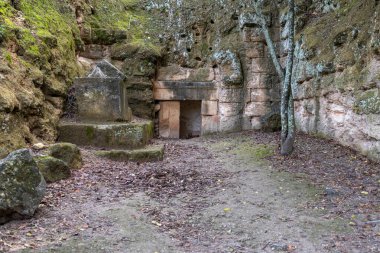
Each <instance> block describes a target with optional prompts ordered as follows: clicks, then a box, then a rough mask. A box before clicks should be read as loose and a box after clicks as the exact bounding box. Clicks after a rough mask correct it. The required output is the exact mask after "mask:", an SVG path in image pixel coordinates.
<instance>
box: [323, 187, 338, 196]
mask: <svg viewBox="0 0 380 253" xmlns="http://www.w3.org/2000/svg"><path fill="white" fill-rule="evenodd" d="M325 195H326V196H327V197H335V196H338V195H339V191H338V190H337V189H334V188H329V187H326V188H325Z"/></svg>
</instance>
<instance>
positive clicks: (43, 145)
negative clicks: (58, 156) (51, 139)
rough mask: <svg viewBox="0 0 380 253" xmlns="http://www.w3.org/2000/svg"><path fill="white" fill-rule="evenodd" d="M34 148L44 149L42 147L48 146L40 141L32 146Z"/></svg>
mask: <svg viewBox="0 0 380 253" xmlns="http://www.w3.org/2000/svg"><path fill="white" fill-rule="evenodd" d="M32 148H33V149H34V150H42V149H44V148H46V145H45V144H43V143H42V142H39V143H36V144H34V145H33V146H32Z"/></svg>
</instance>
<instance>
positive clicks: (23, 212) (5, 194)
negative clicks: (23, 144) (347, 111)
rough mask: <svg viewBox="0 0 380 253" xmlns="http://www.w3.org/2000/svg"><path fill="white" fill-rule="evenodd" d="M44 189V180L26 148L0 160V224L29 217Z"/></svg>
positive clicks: (38, 202) (43, 193)
mask: <svg viewBox="0 0 380 253" xmlns="http://www.w3.org/2000/svg"><path fill="white" fill-rule="evenodd" d="M45 191H46V182H45V180H44V178H43V176H42V175H41V173H40V171H39V170H38V167H37V164H36V162H35V161H34V160H33V157H32V155H31V153H30V151H29V150H28V149H21V150H17V151H15V152H13V153H11V154H10V155H8V156H7V157H6V158H5V159H3V160H0V224H3V223H5V222H8V221H9V220H11V219H15V218H24V217H31V216H33V215H34V213H35V211H36V209H37V207H38V205H39V204H40V202H41V200H42V198H43V197H44V195H45Z"/></svg>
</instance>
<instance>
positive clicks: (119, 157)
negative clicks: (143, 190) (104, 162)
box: [95, 145, 164, 162]
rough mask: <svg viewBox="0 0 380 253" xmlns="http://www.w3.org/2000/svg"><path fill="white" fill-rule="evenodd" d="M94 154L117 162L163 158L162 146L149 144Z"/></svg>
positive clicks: (160, 159) (147, 160)
mask: <svg viewBox="0 0 380 253" xmlns="http://www.w3.org/2000/svg"><path fill="white" fill-rule="evenodd" d="M95 155H97V156H100V157H104V158H107V159H110V160H113V161H119V162H126V161H133V162H155V161H162V159H163V158H164V146H162V145H159V146H149V147H146V148H143V149H136V150H109V151H97V152H95Z"/></svg>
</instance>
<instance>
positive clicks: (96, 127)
mask: <svg viewBox="0 0 380 253" xmlns="http://www.w3.org/2000/svg"><path fill="white" fill-rule="evenodd" d="M153 132H154V125H153V122H152V121H148V120H145V121H142V120H141V121H139V122H137V123H136V122H130V123H124V122H121V123H118V122H115V123H83V122H69V121H62V122H61V123H60V124H59V126H58V133H59V137H58V140H59V141H60V142H70V143H74V144H77V145H78V146H93V147H102V148H120V149H136V148H142V147H144V146H145V145H147V144H148V142H149V140H150V139H152V138H153Z"/></svg>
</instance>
